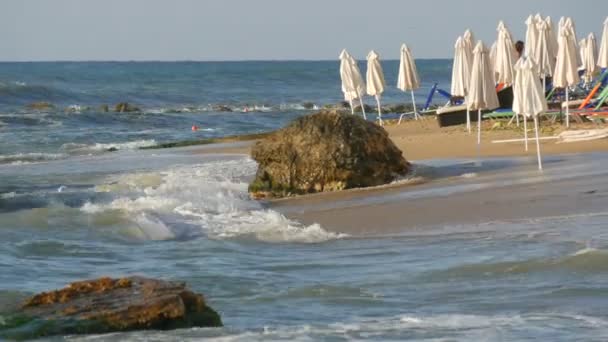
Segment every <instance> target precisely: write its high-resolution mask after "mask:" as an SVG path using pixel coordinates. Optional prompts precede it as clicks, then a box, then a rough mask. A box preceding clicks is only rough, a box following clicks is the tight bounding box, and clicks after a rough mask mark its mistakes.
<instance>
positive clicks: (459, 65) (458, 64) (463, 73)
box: [451, 37, 472, 133]
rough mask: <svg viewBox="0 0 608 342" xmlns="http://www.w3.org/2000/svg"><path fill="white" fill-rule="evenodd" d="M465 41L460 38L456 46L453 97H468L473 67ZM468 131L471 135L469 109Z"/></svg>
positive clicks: (453, 69) (453, 66) (453, 68)
mask: <svg viewBox="0 0 608 342" xmlns="http://www.w3.org/2000/svg"><path fill="white" fill-rule="evenodd" d="M467 58H468V57H467V53H466V46H465V43H464V39H463V38H462V37H458V39H456V44H455V45H454V63H453V65H452V87H451V93H452V96H462V97H466V96H467V89H468V87H469V81H470V78H471V69H472V65H470V64H469V61H468V59H467ZM467 130H468V131H469V133H471V115H470V111H469V109H468V108H467Z"/></svg>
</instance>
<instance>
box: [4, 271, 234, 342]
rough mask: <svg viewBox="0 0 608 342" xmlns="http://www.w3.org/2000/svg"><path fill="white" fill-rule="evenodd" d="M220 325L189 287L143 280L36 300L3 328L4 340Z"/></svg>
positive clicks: (85, 285) (99, 284)
mask: <svg viewBox="0 0 608 342" xmlns="http://www.w3.org/2000/svg"><path fill="white" fill-rule="evenodd" d="M219 326H222V321H221V318H220V316H219V315H218V314H217V312H215V311H214V310H213V309H212V308H210V307H209V306H207V304H206V303H205V300H204V298H203V296H202V295H200V294H196V293H194V292H192V291H190V290H189V289H188V288H186V285H185V284H184V283H179V282H169V281H162V280H155V279H148V278H142V277H129V278H122V279H111V278H101V279H97V280H91V281H82V282H76V283H72V284H70V285H69V286H67V287H66V288H64V289H61V290H57V291H52V292H44V293H41V294H38V295H35V296H33V297H31V298H30V299H28V300H27V301H26V302H25V304H24V305H23V306H22V307H21V309H20V310H19V311H18V312H16V313H15V314H13V315H11V316H9V317H8V319H5V322H3V324H0V337H5V338H9V339H29V338H36V337H42V336H53V335H66V334H99V333H108V332H116V331H131V330H143V329H156V330H171V329H179V328H188V327H219Z"/></svg>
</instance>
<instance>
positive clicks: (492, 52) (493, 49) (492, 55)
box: [490, 41, 496, 78]
mask: <svg viewBox="0 0 608 342" xmlns="http://www.w3.org/2000/svg"><path fill="white" fill-rule="evenodd" d="M495 65H496V41H494V43H492V46H490V68H491V69H492V70H494V66H495ZM494 78H496V73H494Z"/></svg>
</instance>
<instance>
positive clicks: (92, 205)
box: [0, 61, 608, 341]
mask: <svg viewBox="0 0 608 342" xmlns="http://www.w3.org/2000/svg"><path fill="white" fill-rule="evenodd" d="M428 63H431V64H432V65H431V66H429V68H431V69H432V70H435V71H432V72H431V71H428V70H426V69H425V67H424V63H421V65H420V69H421V73H422V74H423V75H435V74H433V73H436V76H434V77H430V76H428V77H426V78H425V80H426V82H425V86H426V87H428V86H429V85H430V84H431V82H432V81H431V80H432V79H433V78H435V79H437V80H438V81H440V82H443V83H444V84H446V86H445V87H446V88H447V83H446V81H445V80H446V79H447V78H448V77H449V76H448V75H449V61H435V62H428ZM389 65H390V64H389ZM395 65H396V64H395ZM336 68H337V63H333V62H332V63H330V62H319V63H308V62H301V63H293V64H290V63H282V62H281V63H271V62H268V63H208V64H204V63H203V64H200V63H177V64H175V65H173V64H169V65H167V64H156V63H144V64H138V63H131V64H129V63H119V64H113V63H108V64H106V63H102V64H80V63H67V64H62V63H59V64H45V63H40V64H38V63H34V64H0V71H1V72H0V75H2V76H1V80H2V84H3V87H4V88H0V89H2V92H3V93H2V96H0V97H1V98H2V99H0V101H1V104H0V112H1V113H2V115H3V116H1V117H0V120H1V121H2V124H1V125H0V143H1V145H0V158H4V159H3V161H2V162H0V331H1V330H2V324H3V323H2V322H3V321H2V312H4V311H9V310H10V309H11V308H13V307H14V306H16V305H17V303H18V302H19V301H20V300H22V299H23V298H24V297H26V296H28V295H29V294H31V293H34V292H39V291H44V290H49V289H53V288H58V287H62V286H64V285H65V284H66V283H68V282H71V281H75V280H81V279H86V278H93V277H98V276H105V275H109V276H122V275H133V274H137V275H144V276H149V277H160V278H164V279H171V280H182V281H186V282H187V283H188V284H189V285H190V287H191V288H193V289H194V290H195V291H198V292H201V293H204V294H205V296H206V297H207V299H208V302H209V303H210V304H211V305H212V306H213V307H214V308H215V309H217V310H218V311H219V312H220V313H221V315H222V317H223V320H224V323H225V325H226V327H225V328H222V329H184V330H178V331H170V332H155V331H149V332H133V333H126V334H110V335H101V336H65V337H60V338H58V339H59V340H63V339H67V340H92V341H117V340H132V341H198V340H203V339H204V340H217V341H252V340H273V341H282V340H296V341H317V340H330V341H350V340H380V341H389V340H392V341H402V340H416V341H532V340H544V341H560V340H561V341H574V340H584V341H603V340H606V338H607V337H608V310H607V309H606V307H608V303H607V300H606V298H608V297H607V294H608V287H607V286H606V284H607V281H608V266H606V265H608V235H607V234H606V232H605V227H606V224H607V223H608V216H607V214H605V213H602V212H597V211H596V210H595V209H593V210H592V209H591V208H588V209H587V208H584V207H582V208H581V207H578V206H577V202H576V200H575V199H576V196H574V195H572V196H573V197H572V198H573V201H572V208H564V215H561V216H557V217H545V218H543V217H540V218H535V219H526V220H515V221H504V222H484V223H480V224H474V225H462V224H453V225H449V224H448V225H441V226H432V227H415V228H413V229H409V230H407V231H405V232H404V233H403V234H399V235H393V236H380V235H378V236H370V237H366V238H359V237H356V236H348V235H344V234H340V233H333V232H330V231H329V230H327V229H326V227H322V226H319V225H314V224H313V225H310V226H306V225H303V224H300V223H298V222H295V221H291V220H289V219H288V218H286V217H285V216H284V215H282V214H281V213H279V212H277V211H274V210H270V209H268V208H265V207H264V206H262V205H261V204H260V203H257V202H254V201H251V200H250V199H249V197H248V195H247V191H246V190H247V183H248V181H249V180H250V179H251V177H252V176H253V174H254V173H255V170H256V165H255V163H254V162H253V161H252V160H250V159H249V158H248V157H246V156H238V155H200V154H193V153H192V149H191V148H185V149H172V150H137V149H135V147H136V146H139V145H141V144H147V143H149V142H146V141H148V140H154V141H157V142H164V141H175V140H181V139H186V138H187V139H190V138H192V137H193V134H196V136H197V137H205V136H221V135H228V134H235V133H243V132H259V131H264V130H266V129H273V128H277V127H280V126H281V125H284V124H285V123H286V122H288V121H289V120H290V119H292V118H293V117H296V116H298V115H304V114H306V113H308V111H306V110H302V109H299V107H298V108H296V107H295V106H296V105H298V104H302V103H304V102H313V103H315V104H318V105H320V104H324V103H333V102H337V101H339V100H340V93H339V91H340V90H339V86H338V84H337V83H335V82H337V79H338V77H337V75H336ZM443 68H445V69H443ZM385 69H388V70H390V67H388V66H385ZM178 70H179V71H180V72H178ZM262 70H264V71H265V75H266V76H261V74H262ZM269 70H270V71H272V72H269ZM436 70H443V71H441V72H439V71H436ZM387 74H388V72H387ZM7 75H8V76H7ZM210 75H213V77H211V76H210ZM255 75H257V77H256V76H255ZM387 76H388V75H387ZM205 77H207V78H205ZM387 78H389V77H387ZM144 80H145V81H144ZM242 80H248V82H245V81H242ZM389 80H390V78H389ZM441 80H443V81H441ZM16 82H21V83H19V84H17V83H16ZM19 87H25V88H27V89H28V92H29V91H32V89H34V91H33V92H34V93H35V94H36V95H32V94H31V93H28V95H23V94H22V93H20V91H21V90H22V89H21V88H19ZM19 89H21V90H19ZM36 89H37V90H36ZM41 89H43V90H41ZM26 93H27V92H26ZM424 93H425V91H424V90H421V91H420V92H419V94H420V96H421V97H424V96H423V95H422V94H424ZM400 96H402V94H399V93H398V92H396V91H395V92H391V93H390V94H387V96H386V100H387V102H392V103H395V102H405V101H400ZM32 101H49V102H52V103H53V104H55V105H56V107H57V108H58V109H57V110H51V111H47V112H36V111H30V110H28V109H26V108H25V107H24V106H25V105H26V104H27V103H30V102H32ZM118 101H129V102H133V103H135V104H136V105H139V106H141V107H142V108H143V109H144V113H143V114H107V113H99V112H96V111H95V110H81V111H80V112H65V108H66V107H67V106H70V105H75V104H78V105H80V106H90V107H92V108H96V107H97V106H99V105H100V104H103V103H114V102H118ZM209 104H211V105H212V106H213V105H215V104H229V105H231V106H234V107H238V106H243V105H249V106H252V105H253V104H258V105H259V106H262V105H265V106H267V107H270V108H273V109H272V110H270V111H268V112H261V111H260V112H248V113H240V112H236V113H234V112H233V113H219V112H214V111H213V110H195V111H193V112H185V113H184V112H183V111H181V110H180V111H179V112H178V110H175V109H176V108H184V107H190V106H193V107H196V108H198V107H197V106H201V107H204V106H207V105H209ZM282 105H285V106H287V107H281V106H282ZM281 108H288V109H281ZM192 122H196V123H197V124H198V125H200V126H202V127H203V128H209V129H210V130H209V131H204V130H203V131H199V132H197V133H192V132H191V131H190V130H189V129H190V126H191V124H192ZM176 127H179V129H177V128H176ZM211 129H213V130H211ZM106 146H118V147H119V151H117V152H112V153H107V152H104V150H105V149H106ZM606 160H607V158H606V156H605V155H603V154H598V155H590V156H579V157H564V158H559V157H554V158H548V159H547V160H546V167H547V170H548V171H547V175H549V176H551V175H560V174H565V173H567V175H568V177H574V178H575V179H576V177H580V178H582V179H585V180H587V183H586V184H587V185H586V186H587V187H591V188H589V189H587V188H585V189H584V190H585V191H590V193H593V195H594V196H596V197H594V201H599V202H597V203H601V202H602V201H605V198H606V196H605V193H606V189H608V188H607V187H606V183H605V181H603V179H608V178H606V172H605V171H604V170H605V168H602V165H605V162H606ZM460 162H461V161H447V162H443V163H438V162H436V161H429V162H423V163H426V164H428V165H429V166H434V167H441V168H456V166H454V165H456V164H458V163H460ZM526 162H529V161H526ZM452 164H454V165H452ZM506 164H510V163H506ZM532 164H533V162H532ZM564 165H566V166H564ZM567 165H570V167H567ZM573 165H576V167H572V166H573ZM463 172H464V171H463ZM495 172H499V171H495ZM509 174H510V175H511V176H510V177H511V178H508V179H509V182H513V180H512V178H513V177H517V176H516V175H519V173H509ZM465 176H466V175H465ZM466 177H467V178H466V182H467V183H466V184H467V187H465V188H463V189H462V190H460V191H473V190H474V189H476V186H477V185H478V184H483V186H486V187H488V186H497V187H498V186H509V183H508V182H507V181H506V180H504V179H505V178H503V177H501V176H500V174H498V175H494V176H492V177H493V178H487V177H486V178H484V177H485V176H483V173H482V174H480V175H479V176H478V178H477V177H472V178H469V176H466ZM488 177H489V176H488ZM543 181H547V179H544V178H543V177H539V179H538V180H535V181H534V182H543ZM457 184H460V183H457ZM531 184H532V185H531V186H530V190H529V191H534V186H533V184H534V183H533V182H532V183H531ZM451 185H454V184H451ZM448 189H453V187H451V188H447V187H446V188H441V187H437V188H436V191H429V192H427V193H425V194H424V196H431V197H432V196H445V195H447V192H448V191H449V190H448ZM407 191H409V190H407ZM591 191H592V192H591ZM418 195H420V194H418ZM418 195H417V196H418ZM451 195H452V196H457V195H458V193H452V194H451ZM566 196H569V195H566ZM370 201H372V202H373V199H370ZM332 205H336V206H340V203H333V204H332ZM343 205H349V204H343ZM594 206H595V205H594ZM473 207H474V204H472V209H473ZM573 208H575V209H576V215H573V214H569V213H570V212H571V211H572V210H571V209H573ZM429 214H431V213H429ZM381 224H382V222H378V225H381ZM405 225H407V222H404V226H405Z"/></svg>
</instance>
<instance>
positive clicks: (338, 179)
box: [249, 111, 410, 198]
mask: <svg viewBox="0 0 608 342" xmlns="http://www.w3.org/2000/svg"><path fill="white" fill-rule="evenodd" d="M251 153H252V157H253V159H255V161H257V162H258V164H259V166H258V171H257V174H256V177H255V180H254V181H253V183H251V185H250V186H249V191H250V192H251V194H252V196H253V197H255V198H264V197H284V196H289V195H294V194H305V193H314V192H325V191H337V190H343V189H349V188H358V187H368V186H376V185H381V184H386V183H389V182H391V181H393V180H394V179H396V178H397V177H399V176H400V175H404V174H406V173H407V172H408V171H409V169H410V164H409V163H408V162H407V161H406V160H405V159H404V158H403V155H402V153H401V151H400V150H399V149H398V148H397V146H395V144H393V142H392V141H391V140H390V139H389V137H388V133H387V132H386V131H385V130H384V128H382V127H380V126H377V125H376V124H374V123H372V122H369V121H365V120H363V119H362V118H361V117H360V116H358V115H351V114H345V113H342V112H340V111H322V112H319V113H317V114H314V115H310V116H304V117H301V118H299V119H297V120H295V121H294V122H293V123H291V124H290V125H289V126H287V127H286V128H284V129H282V130H280V131H277V132H276V133H274V134H272V135H270V136H269V137H268V138H266V139H264V140H261V141H259V142H258V143H256V145H255V146H254V147H253V149H252V152H251Z"/></svg>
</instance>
